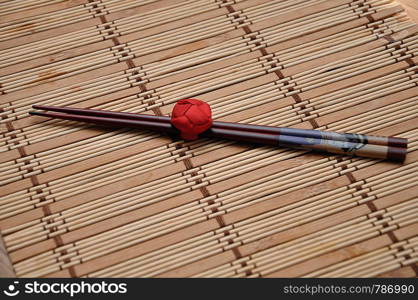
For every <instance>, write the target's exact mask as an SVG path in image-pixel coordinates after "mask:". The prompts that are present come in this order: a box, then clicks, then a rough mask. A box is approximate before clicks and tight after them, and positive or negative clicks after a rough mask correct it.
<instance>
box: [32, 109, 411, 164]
mask: <svg viewBox="0 0 418 300" xmlns="http://www.w3.org/2000/svg"><path fill="white" fill-rule="evenodd" d="M33 107H34V108H37V109H43V110H49V111H55V112H54V113H50V112H30V114H31V115H37V116H42V117H50V118H58V119H64V120H71V121H80V122H87V123H93V124H97V125H104V126H112V127H130V128H139V129H145V130H153V131H158V132H161V133H167V134H170V135H178V134H179V131H178V130H177V129H176V128H175V127H174V126H173V125H172V124H171V123H170V118H169V117H163V116H150V115H141V114H133V113H124V112H111V111H103V110H91V109H76V108H69V107H54V106H52V107H51V106H39V105H34V106H33ZM215 124H216V126H215ZM284 133H289V134H284ZM304 133H306V135H304ZM292 134H293V135H292ZM201 136H202V137H211V138H223V139H231V140H236V141H242V142H251V143H258V144H267V145H278V146H287V147H292V148H301V149H308V150H316V151H325V152H329V153H336V154H349V155H358V156H364V157H371V158H380V159H391V160H396V161H403V160H404V159H405V156H406V145H407V140H406V139H402V138H393V140H392V141H390V138H387V137H375V136H364V135H354V134H353V135H348V136H349V137H351V136H352V138H351V139H347V134H340V133H333V132H323V131H317V130H301V129H292V128H283V127H277V128H276V127H269V126H259V125H250V124H240V123H228V122H218V121H215V122H214V126H212V127H211V128H210V129H209V130H207V131H205V132H204V133H202V134H201ZM369 137H371V140H372V141H374V142H375V144H370V143H368V139H369ZM373 138H374V139H373ZM394 145H396V146H394ZM398 145H399V146H398Z"/></svg>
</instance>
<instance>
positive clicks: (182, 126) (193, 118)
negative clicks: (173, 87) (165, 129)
mask: <svg viewBox="0 0 418 300" xmlns="http://www.w3.org/2000/svg"><path fill="white" fill-rule="evenodd" d="M171 124H173V126H174V127H176V128H177V129H178V130H180V132H181V137H182V138H183V139H185V140H195V139H197V138H198V135H199V134H200V133H202V132H204V131H206V130H208V129H209V128H210V127H211V126H212V111H211V109H210V106H209V104H207V103H206V102H203V101H200V100H197V99H183V100H180V101H177V103H176V105H175V106H174V108H173V111H172V112H171Z"/></svg>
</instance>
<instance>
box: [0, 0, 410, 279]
mask: <svg viewBox="0 0 418 300" xmlns="http://www.w3.org/2000/svg"><path fill="white" fill-rule="evenodd" d="M404 9H406V12H405V10H404ZM414 21H415V22H418V7H417V5H416V3H415V2H414V0H412V1H409V0H399V1H398V2H396V1H391V0H280V1H269V0H197V1H196V0H146V1H134V0H118V1H116V0H49V1H46V0H41V1H39V0H37V1H35V0H22V1H2V2H1V3H0V116H1V120H0V126H1V127H0V128H1V135H0V170H1V174H0V184H1V187H0V232H1V235H2V238H3V240H4V244H5V246H4V247H2V246H1V245H0V250H1V249H4V251H0V252H1V253H4V254H1V253H0V257H1V258H0V269H1V272H0V275H1V276H11V275H13V272H14V274H15V275H16V276H18V277H52V276H54V277H247V278H253V277H416V276H417V275H418V222H417V220H418V181H417V177H418V176H417V175H418V66H417V62H418V25H417V24H416V23H415V22H414ZM192 97H195V98H198V99H201V100H204V101H207V102H208V103H209V104H210V105H211V107H212V110H213V114H214V118H215V119H217V120H222V121H231V122H246V123H252V124H260V125H273V126H288V127H295V128H305V129H319V130H329V131H339V132H355V133H361V134H369V135H385V136H391V135H392V136H395V135H396V136H400V137H404V138H408V140H409V147H408V155H407V159H406V161H405V162H404V163H403V164H399V163H392V162H386V161H379V160H374V159H365V158H353V157H345V156H338V155H321V154H314V153H310V152H307V151H302V150H294V149H293V150H292V149H284V148H273V147H267V146H265V147H261V146H254V145H249V144H239V143H234V142H231V141H224V140H207V139H200V140H197V141H193V142H185V141H182V140H174V139H171V138H169V137H165V136H161V135H159V134H157V133H153V132H145V131H135V130H128V129H117V130H109V129H103V128H98V127H92V126H89V125H87V124H82V123H76V122H71V121H63V120H45V119H43V118H40V117H29V116H28V112H29V111H30V110H31V106H32V105H34V104H39V105H55V106H72V107H78V108H97V109H105V110H114V111H125V112H137V113H145V114H154V115H167V114H169V113H170V111H171V109H172V107H173V105H174V103H175V102H176V101H177V100H179V99H182V98H192ZM12 268H13V272H12V271H11V269H12Z"/></svg>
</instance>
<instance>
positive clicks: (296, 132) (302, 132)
mask: <svg viewBox="0 0 418 300" xmlns="http://www.w3.org/2000/svg"><path fill="white" fill-rule="evenodd" d="M32 107H33V108H35V109H41V110H48V111H56V112H63V113H71V114H77V115H90V116H98V117H110V118H120V119H132V120H139V121H154V122H162V123H170V117H168V116H153V115H145V114H135V113H126V112H114V111H106V110H96V109H81V108H72V107H59V106H43V105H33V106H32ZM212 128H223V129H231V130H242V131H254V132H260V133H270V134H281V135H288V136H298V137H305V138H313V139H329V140H334V141H347V139H348V140H349V141H350V142H357V143H362V142H366V143H367V144H372V145H382V146H392V147H400V148H407V146H408V140H407V139H404V138H399V137H391V136H390V137H382V136H372V135H362V134H352V133H337V132H330V131H320V130H311V129H298V128H286V127H273V126H263V125H252V124H243V123H231V122H221V121H213V124H212Z"/></svg>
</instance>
